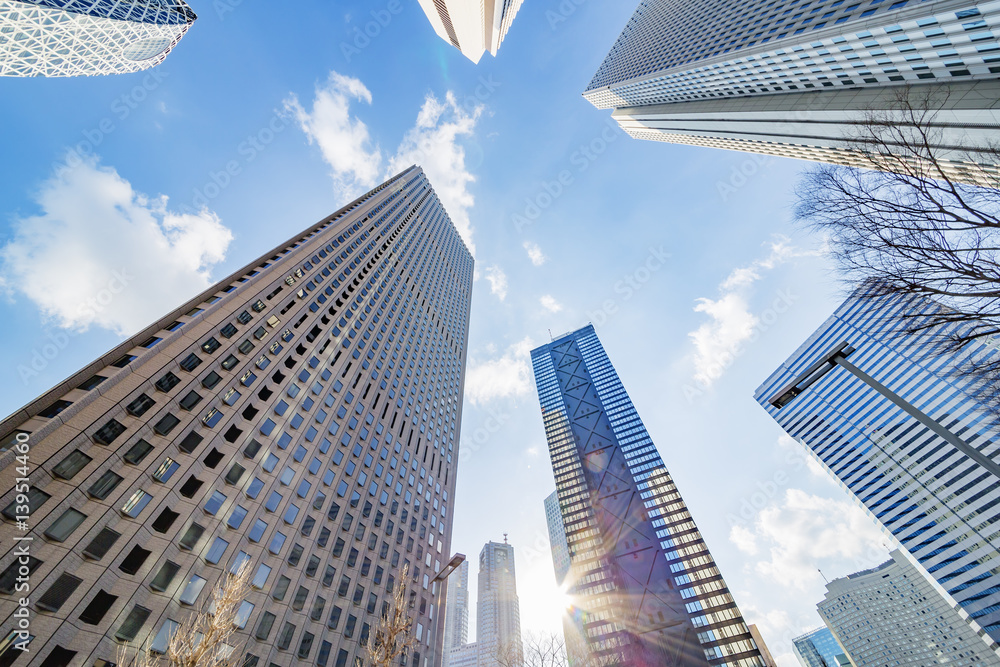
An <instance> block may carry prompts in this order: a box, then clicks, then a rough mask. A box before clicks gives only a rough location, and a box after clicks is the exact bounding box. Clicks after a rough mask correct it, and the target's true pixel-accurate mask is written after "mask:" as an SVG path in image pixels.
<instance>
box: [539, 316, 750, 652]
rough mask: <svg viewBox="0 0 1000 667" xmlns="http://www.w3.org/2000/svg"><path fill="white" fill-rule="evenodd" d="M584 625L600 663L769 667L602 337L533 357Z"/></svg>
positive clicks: (566, 339)
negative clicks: (619, 376)
mask: <svg viewBox="0 0 1000 667" xmlns="http://www.w3.org/2000/svg"><path fill="white" fill-rule="evenodd" d="M531 361H532V365H533V367H534V373H535V382H536V385H537V388H538V398H539V401H540V403H541V408H542V420H543V422H544V424H545V433H546V437H547V439H548V444H549V456H550V458H551V460H552V468H553V472H554V474H555V478H556V489H557V493H558V495H559V506H560V508H561V511H562V521H563V525H564V526H565V531H566V541H567V543H568V544H569V553H570V562H571V565H570V572H569V576H568V578H567V581H568V583H569V591H568V592H569V595H570V597H571V598H572V600H573V604H574V605H575V608H576V613H578V614H579V617H580V618H579V619H578V623H579V625H581V626H582V627H583V628H585V630H586V634H587V641H588V645H589V649H590V651H591V653H592V655H593V656H595V657H596V658H597V659H598V660H605V661H609V662H612V661H615V660H619V661H623V662H624V663H625V664H628V665H635V666H645V665H650V666H652V665H670V666H683V667H691V666H694V665H713V666H714V665H727V666H733V667H736V666H738V667H762V666H763V661H762V659H761V656H760V653H759V652H758V650H757V646H756V644H754V641H753V639H752V638H751V636H750V632H749V630H748V629H747V626H746V624H745V623H744V622H743V617H742V615H741V614H740V611H739V609H738V608H737V607H736V602H735V601H734V600H733V597H732V595H730V593H729V589H728V587H727V586H726V582H725V581H724V580H723V578H722V575H721V574H720V573H719V570H718V568H717V567H716V566H715V561H714V560H713V558H712V555H711V554H710V553H709V551H708V547H707V546H706V545H705V541H704V539H703V538H702V536H701V533H700V532H699V531H698V527H697V526H696V525H695V523H694V520H693V519H692V518H691V515H690V513H689V512H688V510H687V507H686V506H685V504H684V500H683V498H681V495H680V493H679V492H678V491H677V487H676V486H675V485H674V482H673V480H672V479H671V477H670V473H669V472H667V469H666V466H664V465H663V461H662V459H661V458H660V455H659V452H657V450H656V447H655V445H654V444H653V441H652V439H651V438H650V437H649V434H648V433H647V432H646V429H645V427H644V426H643V424H642V420H640V419H639V415H638V413H637V412H636V410H635V408H634V407H633V405H632V402H631V400H630V399H629V397H628V394H627V393H626V392H625V388H624V387H623V386H622V383H621V381H620V380H619V378H618V374H617V373H616V372H615V369H614V367H613V366H612V365H611V362H610V360H609V359H608V357H607V355H606V354H605V352H604V348H603V347H602V346H601V343H600V341H599V340H598V339H597V334H596V333H595V331H594V327H593V326H591V325H588V326H586V327H584V328H582V329H579V330H577V331H574V332H571V333H568V334H565V335H562V336H559V337H558V338H556V339H554V340H553V341H552V342H551V343H549V344H547V345H543V346H542V347H539V348H537V349H535V350H533V351H532V353H531Z"/></svg>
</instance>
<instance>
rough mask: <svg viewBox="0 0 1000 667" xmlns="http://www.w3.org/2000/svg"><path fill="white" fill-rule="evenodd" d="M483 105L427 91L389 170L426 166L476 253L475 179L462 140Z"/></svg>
mask: <svg viewBox="0 0 1000 667" xmlns="http://www.w3.org/2000/svg"><path fill="white" fill-rule="evenodd" d="M483 109H484V107H482V106H477V107H475V108H474V109H465V108H463V107H461V106H459V105H458V103H457V101H456V100H455V94H454V93H452V92H451V91H448V93H447V94H446V95H445V99H444V101H443V102H441V101H439V100H438V99H437V98H436V97H435V96H434V95H428V96H427V97H426V98H425V99H424V104H423V106H422V107H421V108H420V113H419V114H418V115H417V123H416V126H415V127H413V128H412V129H411V130H410V131H409V132H407V133H406V135H405V136H404V137H403V141H402V143H401V144H400V145H399V148H398V149H396V154H395V155H394V156H393V157H392V158H391V159H390V160H389V166H388V173H387V175H392V174H395V173H398V172H400V171H402V170H403V169H406V168H407V167H409V166H410V165H412V164H416V165H419V166H421V167H423V169H424V172H425V173H426V174H427V178H428V179H430V182H431V185H432V186H434V191H435V192H436V193H437V196H438V197H439V198H440V199H441V203H442V204H443V205H444V208H445V210H446V211H447V212H448V216H449V217H450V218H451V221H452V222H453V223H455V228H456V229H458V233H459V234H460V235H461V236H462V239H463V240H464V241H465V244H466V245H467V246H468V247H469V251H470V252H472V254H473V255H475V252H476V248H475V245H474V244H473V242H472V221H471V220H470V218H469V211H470V210H471V209H472V206H473V204H474V203H475V199H474V198H473V196H472V193H471V192H469V185H470V184H471V183H473V182H474V181H475V180H476V179H475V177H474V176H473V175H472V174H471V173H470V172H469V169H468V167H467V166H466V164H465V149H464V148H463V147H462V144H461V143H460V140H461V139H462V138H465V137H471V136H472V135H473V132H474V130H475V128H476V122H477V121H478V120H479V116H480V115H481V114H482V112H483Z"/></svg>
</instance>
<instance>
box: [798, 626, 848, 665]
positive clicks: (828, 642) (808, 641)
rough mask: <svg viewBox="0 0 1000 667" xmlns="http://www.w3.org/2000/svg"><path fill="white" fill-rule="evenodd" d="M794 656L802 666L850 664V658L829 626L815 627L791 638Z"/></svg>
mask: <svg viewBox="0 0 1000 667" xmlns="http://www.w3.org/2000/svg"><path fill="white" fill-rule="evenodd" d="M792 646H793V647H794V649H795V657H796V658H798V659H799V662H800V663H802V667H845V666H850V659H849V658H848V657H847V655H846V654H845V653H844V649H842V648H841V647H840V644H838V643H837V639H836V638H835V637H834V636H833V633H832V632H830V628H827V627H825V626H824V627H822V628H817V629H815V630H813V631H811V632H807V633H806V634H804V635H802V636H800V637H796V638H795V639H793V640H792Z"/></svg>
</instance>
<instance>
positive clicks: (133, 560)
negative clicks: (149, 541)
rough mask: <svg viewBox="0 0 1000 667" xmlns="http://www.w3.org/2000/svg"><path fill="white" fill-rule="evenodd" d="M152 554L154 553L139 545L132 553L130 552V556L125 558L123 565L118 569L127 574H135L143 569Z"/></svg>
mask: <svg viewBox="0 0 1000 667" xmlns="http://www.w3.org/2000/svg"><path fill="white" fill-rule="evenodd" d="M150 553H152V552H151V551H147V550H146V549H143V548H142V547H140V546H139V545H138V544H136V545H135V546H134V547H132V551H130V552H129V554H128V556H125V559H124V560H122V562H121V564H120V565H119V566H118V569H119V570H121V571H122V572H124V573H125V574H135V573H136V572H138V571H139V568H141V567H142V564H143V563H145V562H146V559H147V558H148V557H149V554H150Z"/></svg>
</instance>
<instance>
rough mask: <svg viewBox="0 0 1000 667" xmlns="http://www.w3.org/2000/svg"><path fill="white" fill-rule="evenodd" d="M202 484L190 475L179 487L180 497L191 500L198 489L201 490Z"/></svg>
mask: <svg viewBox="0 0 1000 667" xmlns="http://www.w3.org/2000/svg"><path fill="white" fill-rule="evenodd" d="M203 483H204V482H202V481H201V480H200V479H198V478H197V477H195V476H194V475H191V476H190V477H188V478H187V480H186V481H185V482H184V484H183V485H182V486H181V489H180V491H181V495H182V496H184V497H185V498H193V497H194V494H196V493H198V489H200V488H201V485H202V484H203Z"/></svg>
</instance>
